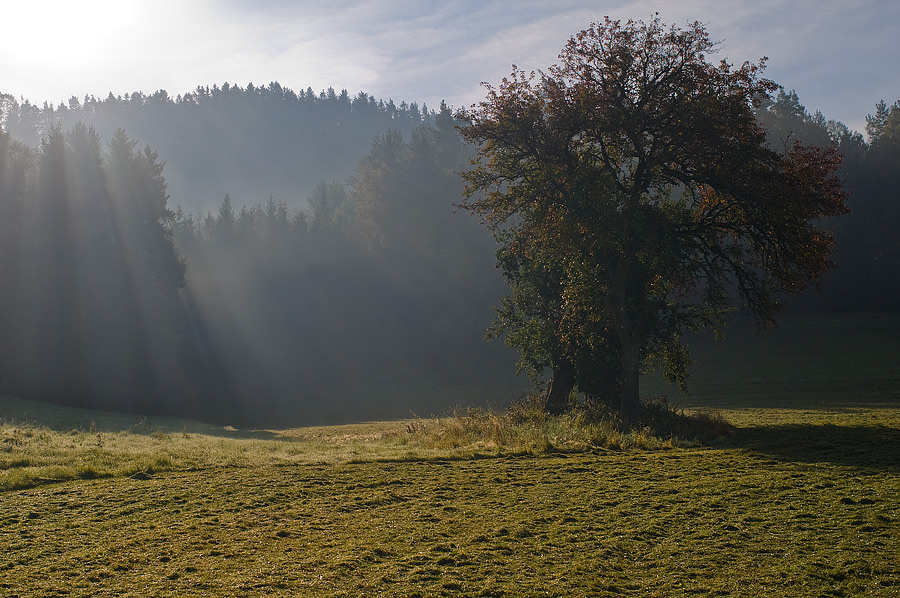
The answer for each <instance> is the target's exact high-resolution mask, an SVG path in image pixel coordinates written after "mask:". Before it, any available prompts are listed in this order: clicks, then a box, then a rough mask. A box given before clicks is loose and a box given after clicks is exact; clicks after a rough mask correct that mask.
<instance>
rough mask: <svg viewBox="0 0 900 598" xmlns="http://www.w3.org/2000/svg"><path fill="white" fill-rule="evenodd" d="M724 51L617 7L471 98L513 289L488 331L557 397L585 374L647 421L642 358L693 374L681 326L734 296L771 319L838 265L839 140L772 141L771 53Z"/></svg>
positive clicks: (592, 386)
mask: <svg viewBox="0 0 900 598" xmlns="http://www.w3.org/2000/svg"><path fill="white" fill-rule="evenodd" d="M715 49H716V45H715V44H714V43H713V42H711V41H710V39H709V36H708V34H707V32H706V30H705V29H704V27H703V26H702V25H701V24H700V23H698V22H694V23H691V24H689V25H688V26H687V27H686V28H684V29H681V28H679V27H676V26H666V25H665V24H663V23H662V22H661V21H660V20H659V19H658V18H654V19H652V20H650V21H649V23H643V22H634V21H628V22H627V23H622V22H620V21H613V20H610V19H608V18H607V19H606V20H605V21H604V22H603V23H600V24H593V25H591V26H590V27H589V28H588V29H586V30H584V31H581V32H580V33H578V34H577V35H576V36H575V37H573V38H572V39H571V40H569V42H568V44H567V45H566V47H565V48H564V49H563V51H562V53H561V54H560V62H559V64H557V65H554V66H552V67H550V68H549V69H548V71H547V72H546V73H544V72H541V73H530V74H527V73H524V72H522V71H520V70H514V72H513V73H512V75H511V76H510V77H509V78H506V79H504V80H503V81H502V82H501V83H500V85H499V86H498V87H496V88H494V87H491V86H488V87H487V90H488V93H487V98H486V99H485V100H484V101H482V102H481V103H480V104H478V105H476V106H473V107H472V108H471V109H470V110H465V111H462V112H461V114H460V116H461V117H462V118H465V119H466V120H467V121H468V123H469V124H468V126H466V127H464V128H463V129H462V134H463V136H464V138H465V139H466V140H467V141H469V142H470V143H472V144H475V145H476V146H477V147H478V157H477V159H476V160H475V161H474V163H473V168H472V169H471V170H470V171H469V172H467V173H466V174H465V175H464V176H465V178H466V181H467V184H468V186H467V196H466V200H465V202H464V203H463V207H465V208H466V209H468V210H470V211H472V212H474V213H476V214H478V215H479V216H481V218H482V219H483V221H484V223H485V224H486V225H487V226H488V227H490V229H491V230H492V231H493V232H494V233H495V235H496V236H497V239H498V240H499V241H500V242H501V249H500V251H499V252H498V259H499V264H500V266H501V267H502V269H503V271H504V274H505V275H506V278H507V280H508V282H509V283H510V289H511V293H510V295H509V296H507V297H504V298H503V299H502V302H501V305H500V307H499V309H498V319H497V321H496V323H495V326H494V328H493V329H492V333H493V334H495V335H498V336H499V335H502V334H505V335H506V336H507V342H508V343H509V344H511V345H512V346H514V347H516V348H518V349H519V350H520V352H521V355H522V361H521V365H522V367H523V368H524V369H526V370H529V371H531V372H532V373H535V374H536V375H538V376H539V374H540V372H541V371H543V370H544V369H547V368H549V369H550V370H552V380H551V383H550V387H549V392H548V395H547V410H548V411H551V412H560V411H562V410H564V409H565V408H566V405H567V401H568V399H569V395H570V392H571V391H572V390H573V389H574V388H578V389H579V390H580V391H582V392H583V393H584V394H585V395H587V396H588V397H590V398H594V399H599V400H604V401H607V402H610V403H616V404H618V405H619V406H620V408H621V410H622V415H623V417H624V418H625V419H626V420H628V421H636V420H637V419H638V417H639V394H638V390H639V389H638V376H639V374H640V372H641V371H642V369H644V368H646V367H649V366H652V365H657V364H658V365H662V366H663V367H664V370H665V372H666V374H667V376H669V377H670V378H671V379H673V380H677V381H679V382H681V383H682V384H684V383H685V382H686V379H687V373H688V365H689V361H690V360H689V356H688V353H687V349H686V347H685V345H684V344H683V343H682V342H681V334H682V333H683V332H684V331H685V330H698V331H699V330H704V329H712V330H715V331H719V330H721V328H722V327H723V326H724V325H725V323H726V321H727V318H728V315H729V314H730V313H731V312H732V311H733V310H734V309H735V308H738V307H740V308H744V309H746V310H747V311H749V312H750V313H752V314H753V316H754V317H755V318H756V320H757V322H758V323H759V324H760V325H761V326H762V325H766V324H769V323H771V322H773V321H774V320H773V319H774V316H775V314H776V312H777V311H778V308H779V295H780V294H782V293H784V292H788V293H797V292H799V291H801V290H802V289H804V288H805V287H806V286H808V285H809V284H810V283H814V282H816V281H817V280H819V279H820V278H821V276H822V274H823V273H824V272H825V271H826V270H827V268H828V267H829V254H830V252H831V251H832V249H833V245H834V242H833V237H832V235H831V234H830V233H829V231H828V230H827V229H825V228H823V227H822V219H823V218H827V217H831V216H838V215H840V214H842V213H844V212H845V211H846V207H845V205H844V199H845V197H844V192H843V189H842V186H841V183H840V181H839V180H838V178H837V176H836V170H837V168H838V166H839V164H840V156H839V155H838V154H837V153H836V152H835V151H834V150H830V149H820V148H816V147H804V146H802V145H799V144H798V145H794V146H793V147H791V148H787V150H786V151H779V149H778V148H772V147H770V146H769V145H768V144H767V142H766V137H765V133H764V131H763V130H762V129H761V127H760V126H759V124H758V123H757V120H756V118H755V115H754V107H755V106H758V102H759V101H760V99H761V98H765V97H768V96H769V95H770V94H771V93H772V92H773V91H774V90H776V89H777V85H776V84H775V83H773V82H772V81H769V80H768V79H764V78H762V77H761V76H760V75H761V72H762V70H763V68H764V66H765V59H763V60H761V61H760V62H759V63H758V64H753V63H749V62H745V63H744V64H742V65H740V66H733V65H731V64H729V63H727V62H725V61H721V62H718V63H713V62H710V61H709V60H708V59H707V54H709V53H711V52H713V51H715ZM782 150H784V148H782Z"/></svg>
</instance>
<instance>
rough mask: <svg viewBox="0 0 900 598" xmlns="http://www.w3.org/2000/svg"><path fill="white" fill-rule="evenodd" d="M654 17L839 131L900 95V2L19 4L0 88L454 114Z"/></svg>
mask: <svg viewBox="0 0 900 598" xmlns="http://www.w3.org/2000/svg"><path fill="white" fill-rule="evenodd" d="M657 12H658V13H659V16H660V18H661V19H662V20H663V21H664V22H665V23H674V24H677V25H682V26H683V25H685V24H687V23H688V22H689V21H694V20H699V21H701V22H702V23H704V24H705V25H706V27H707V30H708V31H709V33H710V36H711V37H712V38H713V39H714V40H716V41H720V42H721V46H720V50H719V52H718V54H716V55H714V58H715V59H716V60H718V59H721V58H725V59H727V60H728V61H729V62H733V63H737V64H740V63H742V62H744V61H745V60H749V61H751V62H756V61H758V60H759V59H760V58H761V57H763V56H767V57H768V59H769V60H768V67H767V69H766V72H765V74H764V76H766V77H767V78H770V79H773V80H775V81H776V82H777V83H779V84H781V85H783V86H784V87H785V88H786V89H787V90H791V89H794V90H796V92H797V94H798V96H799V97H800V101H801V103H802V104H803V105H805V106H806V108H807V110H808V111H809V112H811V113H812V112H815V111H816V110H820V111H821V112H822V113H823V114H824V115H825V117H826V118H828V119H835V120H839V121H842V122H844V123H845V124H846V125H847V126H849V127H850V128H851V129H854V130H857V131H860V132H862V131H864V128H865V116H866V115H867V114H872V113H874V112H875V104H876V102H878V101H879V100H882V99H883V100H885V101H886V102H887V103H888V104H891V103H893V102H894V101H896V100H898V99H900V69H898V68H897V64H898V63H897V61H898V56H900V2H898V1H897V0H852V1H850V0H781V1H778V0H748V1H742V0H681V1H676V0H593V1H590V0H549V1H544V0H496V1H492V0H461V1H457V2H453V1H444V2H435V1H430V0H426V1H423V2H413V1H410V0H404V1H402V2H401V1H399V0H329V1H328V2H324V1H311V0H80V1H78V2H76V1H75V0H67V1H60V0H42V1H41V2H27V1H24V0H22V1H18V2H15V3H10V4H5V5H4V7H3V17H4V27H3V36H2V39H0V93H8V94H11V95H13V96H14V97H16V98H17V99H20V100H22V99H27V100H29V101H30V102H32V103H35V104H39V105H40V104H43V103H44V102H45V101H46V102H50V103H52V104H60V103H62V102H65V101H67V100H68V99H69V98H70V97H72V96H75V97H77V98H79V99H81V98H84V97H85V96H86V95H92V96H95V97H98V98H104V97H106V96H107V95H108V94H109V93H112V94H113V95H116V96H118V95H124V94H126V93H131V92H134V91H141V92H144V93H147V94H149V93H153V92H155V91H157V90H160V89H164V90H166V91H167V92H168V93H169V95H170V96H175V95H178V94H181V93H185V92H189V91H193V90H194V89H196V88H197V87H198V86H210V87H211V86H213V85H220V86H221V85H222V84H223V83H226V82H227V83H230V84H237V85H241V86H246V85H247V84H248V83H253V84H254V85H267V84H268V83H269V82H272V81H278V82H279V83H281V84H282V85H283V86H285V87H289V88H291V89H294V90H301V89H306V88H307V87H312V88H313V90H315V91H317V92H318V91H321V90H323V89H326V88H328V87H333V88H335V89H336V90H341V89H347V91H348V92H349V93H350V95H351V96H353V95H356V94H357V93H358V92H359V91H364V92H366V93H368V94H370V95H372V96H374V97H376V98H379V99H384V100H387V99H389V98H390V99H394V100H395V102H397V103H399V102H400V101H407V102H412V101H416V102H418V103H419V104H420V105H421V104H422V103H425V104H427V105H428V107H430V108H437V107H438V105H439V104H440V102H441V100H444V101H446V102H447V103H448V104H449V105H451V106H453V107H462V106H470V105H471V104H473V103H476V102H478V101H479V100H481V99H483V98H484V96H485V90H484V88H483V87H482V86H481V83H482V82H488V83H492V84H497V83H499V82H500V80H501V79H502V78H503V77H504V76H506V75H509V74H510V72H511V70H512V65H513V64H515V65H517V66H518V67H519V68H521V69H524V70H526V71H531V70H537V69H546V68H547V67H548V66H550V65H552V64H554V63H556V62H557V57H558V55H559V52H560V50H561V49H562V47H563V46H564V45H565V43H566V41H567V40H568V39H569V37H571V36H572V35H574V34H575V33H577V32H578V31H580V30H581V29H584V28H586V27H587V26H588V25H589V24H590V23H591V22H600V21H602V20H603V18H604V17H605V16H609V17H611V18H614V19H621V20H623V21H624V20H628V19H634V20H643V21H647V20H649V19H650V18H651V17H652V15H653V14H654V13H657Z"/></svg>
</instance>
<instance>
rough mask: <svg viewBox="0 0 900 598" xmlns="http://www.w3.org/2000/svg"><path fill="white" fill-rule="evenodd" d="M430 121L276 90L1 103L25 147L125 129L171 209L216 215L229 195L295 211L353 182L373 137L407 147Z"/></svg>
mask: <svg viewBox="0 0 900 598" xmlns="http://www.w3.org/2000/svg"><path fill="white" fill-rule="evenodd" d="M0 91H2V90H0ZM434 117H435V114H434V111H432V110H429V109H428V107H427V106H426V105H424V104H423V105H422V106H421V107H420V106H419V105H418V104H417V103H416V102H411V103H409V104H407V103H406V102H400V103H399V104H398V105H395V104H394V102H393V100H390V99H389V100H387V101H386V102H385V101H384V100H381V99H379V100H376V99H375V98H374V97H372V96H370V95H368V94H366V93H365V92H359V93H358V94H356V95H355V96H352V97H351V96H350V94H349V93H348V92H347V90H346V89H344V90H341V91H340V92H336V91H335V90H334V89H332V88H329V89H327V90H324V91H320V92H318V93H316V92H315V91H313V90H312V89H311V88H307V89H306V90H301V91H297V92H295V91H294V90H292V89H289V88H286V87H283V86H281V85H280V84H279V83H277V82H273V83H270V84H269V85H267V86H255V85H253V84H249V85H247V86H246V87H241V86H238V85H230V84H228V83H225V84H223V85H222V86H221V87H219V86H213V87H212V88H208V87H198V88H197V89H196V90H195V91H193V92H190V93H185V94H183V95H177V96H175V97H172V96H170V95H169V94H168V93H167V92H166V91H165V90H159V91H157V92H155V93H152V94H149V95H148V94H144V93H142V92H137V91H136V92H134V93H131V94H126V95H125V96H113V95H112V94H110V95H108V96H107V97H106V98H103V99H98V98H95V97H92V96H88V97H85V98H81V99H79V98H76V97H72V98H69V100H68V101H67V102H65V103H60V104H58V105H56V106H54V105H51V104H47V103H45V104H43V105H42V106H36V105H34V104H31V103H30V102H29V101H28V100H18V99H16V98H15V97H14V96H13V95H10V94H2V93H0V126H2V127H3V129H4V130H5V131H6V132H8V133H9V134H10V135H11V136H12V137H13V138H14V139H16V140H18V141H21V142H23V143H25V144H26V145H29V146H31V147H37V146H38V145H39V144H40V143H41V139H42V138H43V137H44V136H46V135H47V133H48V131H50V130H51V129H52V128H53V127H55V126H59V127H61V128H62V130H64V131H68V130H69V129H71V128H72V127H73V126H74V125H75V124H76V123H82V124H84V125H86V126H88V127H93V128H94V130H95V131H96V132H97V134H98V135H99V136H100V137H101V138H102V139H110V138H111V137H112V135H113V134H114V133H115V131H116V130H117V129H119V128H121V129H124V130H125V131H127V132H128V135H129V136H130V137H132V138H133V139H139V140H140V141H141V143H142V144H148V145H150V146H151V147H152V148H153V149H154V150H155V151H156V152H157V153H158V154H159V157H160V160H161V161H162V162H164V163H165V164H166V182H167V183H168V186H169V193H170V194H171V195H172V197H173V204H174V205H173V207H176V206H179V205H180V206H182V207H183V208H184V209H185V210H187V211H190V212H194V211H197V210H207V209H212V208H214V207H215V206H216V205H218V203H219V202H220V201H221V200H222V198H223V197H224V196H225V194H229V195H230V196H231V197H232V198H233V199H235V200H237V201H239V202H241V203H255V202H257V201H262V200H264V199H265V198H266V197H268V196H269V195H274V196H275V197H276V198H277V199H279V200H283V201H286V202H287V203H289V204H297V203H299V202H301V201H302V200H303V199H304V198H305V197H306V196H307V195H308V194H309V193H310V192H312V190H313V188H314V187H315V185H316V184H317V183H318V182H319V181H321V180H326V181H331V180H344V179H346V178H347V177H349V176H350V175H352V173H353V169H354V168H355V166H356V163H357V161H358V160H359V159H360V158H361V157H362V156H363V155H364V154H365V153H366V152H367V151H369V147H370V145H371V143H372V140H373V139H374V138H375V137H377V136H379V135H383V134H384V133H386V132H387V131H389V130H393V131H397V132H399V133H401V134H402V135H404V136H406V137H407V138H408V137H409V135H410V134H411V133H412V131H413V130H414V129H415V128H416V127H418V126H419V125H422V124H429V123H432V122H433V121H434Z"/></svg>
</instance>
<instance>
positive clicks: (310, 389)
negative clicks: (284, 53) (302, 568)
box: [0, 83, 900, 425]
mask: <svg viewBox="0 0 900 598" xmlns="http://www.w3.org/2000/svg"><path fill="white" fill-rule="evenodd" d="M757 118H758V120H759V121H760V123H761V124H762V126H763V127H764V128H765V130H766V132H767V134H768V139H769V143H770V144H771V145H772V146H773V147H775V148H785V149H787V148H788V147H789V146H791V145H792V144H793V143H794V141H797V140H799V141H801V142H803V143H805V144H812V145H817V146H820V147H826V146H832V145H833V146H835V147H836V148H837V149H838V151H839V152H840V153H841V154H842V156H843V164H842V166H841V170H840V176H841V178H842V179H843V180H844V181H845V186H846V188H847V190H848V191H849V199H848V200H847V205H848V206H849V208H850V209H851V213H850V214H848V215H846V216H842V217H840V218H838V219H835V220H834V221H833V222H828V223H827V227H829V228H833V229H834V231H835V236H836V239H837V251H836V253H835V254H834V256H833V259H834V261H835V265H836V267H835V268H833V269H832V271H831V272H829V273H828V274H827V275H826V276H825V279H824V281H823V285H822V288H821V289H820V290H811V291H809V292H806V293H804V294H803V295H801V296H800V297H799V298H796V299H792V300H791V302H790V303H789V304H788V306H787V311H788V312H789V313H792V314H836V313H860V312H877V313H883V312H896V311H898V310H900V236H898V235H897V234H896V231H897V229H898V226H900V197H898V193H900V191H898V189H900V180H898V178H900V169H898V168H897V165H898V164H900V101H898V102H896V103H894V104H887V103H885V102H883V101H882V102H879V103H877V104H875V105H874V114H873V115H869V116H868V118H867V123H868V125H867V127H866V132H865V136H864V135H863V134H862V133H860V132H855V131H851V130H849V129H848V128H847V127H846V126H845V125H843V124H842V123H840V122H836V121H833V120H828V119H826V117H825V116H824V115H822V114H821V113H818V112H816V113H813V114H810V113H809V112H808V111H807V110H806V108H805V107H804V106H803V105H802V104H801V103H800V100H799V98H798V97H797V95H796V93H794V92H789V91H785V90H781V91H780V92H779V93H778V94H777V95H776V96H775V97H773V98H772V99H770V100H766V101H764V102H763V103H762V104H761V106H760V107H759V109H758V110H757ZM459 124H460V122H459V121H458V120H457V117H456V116H455V115H454V113H453V112H452V111H451V109H450V108H449V107H447V106H446V105H442V106H440V108H439V109H437V110H429V109H428V108H427V107H425V106H424V105H423V106H422V108H421V109H420V108H419V106H418V105H417V104H416V103H415V102H412V103H409V104H407V103H405V102H401V103H400V104H399V105H395V104H394V102H393V101H387V102H385V101H383V100H377V101H376V100H375V99H374V98H372V97H371V96H369V95H368V94H365V93H363V92H360V93H359V94H358V95H357V96H355V97H353V98H351V97H350V95H349V94H348V93H347V91H346V90H343V91H341V92H340V93H337V92H335V91H334V90H333V89H329V90H327V91H323V92H321V93H319V94H316V93H314V92H313V91H312V90H311V89H307V90H306V91H304V92H299V93H297V92H294V91H292V90H289V89H286V88H284V87H282V86H280V85H279V84H277V83H272V84H270V85H268V86H267V87H255V86H253V85H248V86H247V87H245V88H244V87H239V86H233V85H227V84H226V85H223V86H222V87H214V88H212V89H207V88H202V89H200V88H198V89H197V90H196V91H195V92H194V93H191V94H186V95H184V96H178V97H176V98H171V97H169V95H168V94H167V93H166V92H164V91H159V92H156V93H155V94H152V95H144V94H142V93H134V94H131V95H128V96H125V97H113V96H112V95H110V96H109V97H108V98H106V99H105V100H102V101H98V100H96V99H94V98H85V99H84V100H83V101H80V100H78V99H75V98H73V99H71V100H70V101H69V102H68V104H67V105H62V104H61V105H59V106H52V105H44V106H43V107H37V106H34V105H32V104H30V103H28V102H27V101H23V102H21V103H20V102H18V101H17V100H15V98H13V97H12V96H9V95H2V96H0V126H2V132H0V252H2V255H3V256H4V259H3V261H2V262H0V289H3V292H2V294H0V393H2V394H8V395H14V396H18V397H23V398H29V399H40V400H47V401H53V402H57V403H63V404H68V405H77V406H84V407H92V408H106V409H112V410H127V411H135V412H142V413H156V414H172V415H179V416H188V417H193V418H196V419H202V420H204V421H215V422H221V423H237V422H240V423H243V424H252V425H273V424H276V423H279V424H287V423H293V424H296V425H301V424H312V423H323V422H331V421H362V420H369V419H375V418H381V419H386V418H391V417H399V416H407V415H409V413H410V412H411V411H412V412H414V413H417V414H419V415H429V414H430V413H432V412H440V411H442V410H446V409H447V408H448V407H449V406H451V405H452V404H453V400H452V399H451V398H450V397H453V396H454V392H456V395H455V396H457V397H458V396H459V394H458V391H460V390H466V391H467V392H468V396H472V393H471V390H472V389H473V388H477V389H480V390H481V391H483V392H484V393H485V394H484V395H483V397H487V396H493V397H494V398H496V399H508V398H510V396H511V395H512V394H514V393H516V392H518V391H519V390H521V389H522V388H524V387H525V386H526V384H527V383H526V382H525V381H523V380H520V379H518V378H516V377H515V366H514V365H513V364H514V362H515V355H513V354H512V353H511V352H510V351H509V350H508V349H506V348H505V347H504V346H503V345H502V343H500V342H493V343H485V342H484V339H483V336H484V332H485V330H486V329H487V327H488V326H489V324H490V322H491V320H492V317H493V315H494V314H493V311H492V307H493V306H495V305H496V304H497V301H498V298H499V297H500V296H502V295H503V294H504V284H503V280H502V277H501V276H500V274H499V272H498V271H497V269H496V268H495V261H496V259H495V256H494V254H495V252H496V249H497V247H496V243H495V241H494V240H493V239H492V238H491V236H490V234H489V233H488V232H487V231H486V230H484V229H483V227H481V226H480V225H479V222H478V221H477V219H476V218H474V217H472V216H471V215H469V214H467V213H463V212H457V210H456V207H455V206H456V205H457V204H458V203H459V202H460V201H461V197H462V194H463V181H462V179H461V178H460V176H459V173H460V171H463V170H465V169H466V168H468V165H469V161H470V159H471V158H472V156H473V149H472V148H471V147H469V146H467V145H465V144H464V143H463V140H462V138H461V137H460V135H459V132H458V129H457V126H458V125H459ZM398 389H403V391H402V392H399V391H398ZM410 389H418V390H417V392H410ZM504 393H506V395H507V396H502V395H503V394H504ZM456 401H458V398H457V399H456ZM423 411H424V413H422V412H423Z"/></svg>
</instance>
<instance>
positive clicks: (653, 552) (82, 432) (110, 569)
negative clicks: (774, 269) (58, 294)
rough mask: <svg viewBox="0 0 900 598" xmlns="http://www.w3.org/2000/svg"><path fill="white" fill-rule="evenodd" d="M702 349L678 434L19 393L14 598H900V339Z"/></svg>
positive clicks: (658, 385)
mask: <svg viewBox="0 0 900 598" xmlns="http://www.w3.org/2000/svg"><path fill="white" fill-rule="evenodd" d="M693 349H694V354H695V356H696V357H697V359H698V364H697V366H696V368H695V373H694V376H693V380H692V383H693V389H694V390H693V394H692V395H691V396H690V397H685V398H681V399H676V397H675V395H674V391H672V389H671V388H669V387H668V386H667V385H666V384H665V383H664V382H663V381H661V380H659V379H658V378H657V377H655V376H648V377H646V378H645V380H644V381H643V382H642V384H643V386H644V389H645V392H646V393H647V394H657V395H663V394H668V395H669V396H668V405H669V407H668V408H667V413H674V414H676V415H685V416H687V417H685V418H681V419H677V421H679V422H682V424H683V425H680V427H677V428H672V429H668V431H667V429H666V428H665V426H660V425H655V424H654V425H650V424H648V425H647V426H646V427H645V428H643V429H639V430H637V431H623V430H621V429H620V428H618V427H617V426H616V425H615V424H614V422H610V421H603V420H597V419H590V418H584V417H580V416H577V415H576V416H567V417H563V418H544V417H541V416H538V415H537V414H535V413H534V412H533V411H529V410H527V409H525V408H519V409H510V410H506V409H504V408H502V407H498V408H496V409H494V410H488V409H478V408H466V407H465V406H463V407H462V408H460V409H458V410H457V411H456V412H455V413H453V414H448V415H446V416H444V417H430V418H414V419H409V420H405V421H394V422H370V423H357V424H351V425H344V426H323V427H313V428H297V429H291V430H236V429H234V428H230V427H225V428H223V427H215V426H209V425H203V424H198V423H195V422H187V421H179V420H171V419H161V418H144V417H140V416H134V415H123V414H114V413H100V412H87V411H79V410H73V409H66V408H61V407H54V406H50V405H42V404H39V403H32V402H28V401H21V400H18V399H13V398H8V397H5V398H2V399H0V546H3V547H4V550H3V551H2V552H0V595H3V596H113V595H115V596H210V595H215V596H269V595H285V596H369V595H382V596H441V595H445V596H617V595H635V596H687V595H690V596H863V595H864V596H900V390H898V389H900V359H898V357H897V356H898V355H900V318H898V317H879V316H852V317H841V318H828V319H826V318H804V319H796V320H788V321H786V322H784V324H783V327H782V329H780V330H778V331H775V332H774V333H770V334H767V335H764V336H763V337H761V338H759V337H756V336H755V335H753V334H752V333H751V332H750V331H748V330H746V329H742V328H740V327H737V328H736V329H735V330H734V331H733V334H732V335H731V338H729V339H728V340H727V341H724V342H721V343H719V342H717V343H711V342H705V341H697V342H696V344H695V345H694V347H693ZM679 401H680V403H681V404H680V405H678V406H677V407H672V406H673V405H675V404H676V403H678V402H679ZM461 403H463V401H461ZM657 404H661V403H657ZM682 410H683V411H682Z"/></svg>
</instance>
